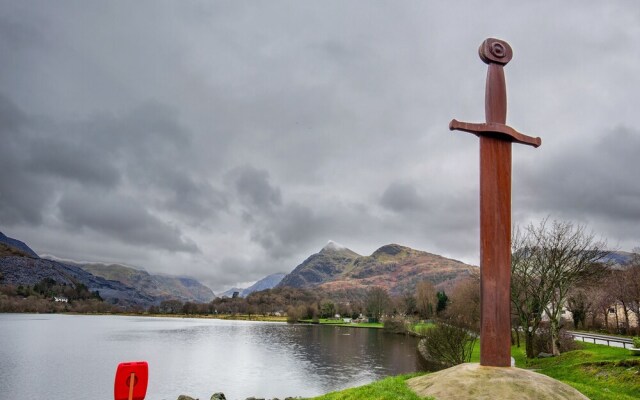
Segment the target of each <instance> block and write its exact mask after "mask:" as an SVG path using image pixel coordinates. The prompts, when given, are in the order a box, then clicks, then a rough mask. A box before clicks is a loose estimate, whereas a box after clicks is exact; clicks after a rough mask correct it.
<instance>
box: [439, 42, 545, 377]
mask: <svg viewBox="0 0 640 400" xmlns="http://www.w3.org/2000/svg"><path fill="white" fill-rule="evenodd" d="M479 54H480V59H482V61H484V62H485V63H486V64H488V65H489V69H488V71H487V83H486V89H485V100H484V107H485V118H486V123H480V124H475V123H468V122H459V121H457V120H455V119H454V120H452V121H451V122H450V123H449V129H450V130H460V131H465V132H469V133H473V134H474V135H477V136H479V137H480V307H481V311H480V364H481V365H486V366H494V367H508V366H510V365H511V335H510V330H511V313H510V306H511V301H510V300H511V143H521V144H526V145H530V146H533V147H538V146H540V145H541V144H542V140H541V139H540V138H539V137H536V138H534V137H531V136H527V135H524V134H522V133H519V132H518V131H516V130H515V129H513V128H511V127H509V126H507V125H506V121H507V88H506V83H505V78H504V69H503V66H504V65H506V64H507V63H508V62H509V61H510V60H511V58H512V56H513V51H512V50H511V46H509V44H508V43H507V42H505V41H502V40H499V39H493V38H489V39H486V40H485V41H484V42H482V44H481V45H480V49H479Z"/></svg>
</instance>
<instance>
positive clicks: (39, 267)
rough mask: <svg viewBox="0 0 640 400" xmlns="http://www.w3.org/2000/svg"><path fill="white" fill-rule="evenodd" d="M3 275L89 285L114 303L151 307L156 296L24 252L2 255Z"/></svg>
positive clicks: (16, 280) (13, 280)
mask: <svg viewBox="0 0 640 400" xmlns="http://www.w3.org/2000/svg"><path fill="white" fill-rule="evenodd" d="M0 274H2V277H3V280H2V283H3V284H9V285H16V286H19V285H23V286H33V285H35V284H37V283H39V282H41V281H42V280H44V279H45V278H50V279H53V280H54V281H56V282H57V283H58V284H63V285H68V286H71V287H76V286H77V285H78V284H83V285H85V286H86V287H87V288H88V289H89V291H92V292H93V291H98V292H99V293H100V296H101V297H102V298H103V299H104V300H105V301H107V302H109V303H111V304H118V305H122V306H134V305H141V306H149V305H151V304H153V302H154V300H155V299H154V298H153V297H151V296H148V295H146V294H144V293H142V292H140V291H137V290H135V289H134V288H131V287H129V286H126V285H124V284H122V283H120V282H116V281H110V280H107V279H104V278H101V277H97V276H94V275H92V274H90V273H89V272H86V271H84V270H82V269H81V268H78V267H77V266H74V265H68V264H63V263H60V262H57V261H53V260H46V259H43V258H34V257H26V256H23V255H5V256H0Z"/></svg>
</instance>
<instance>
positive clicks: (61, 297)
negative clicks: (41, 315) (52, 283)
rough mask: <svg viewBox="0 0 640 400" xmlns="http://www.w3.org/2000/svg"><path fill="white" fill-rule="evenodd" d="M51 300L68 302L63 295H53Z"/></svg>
mask: <svg viewBox="0 0 640 400" xmlns="http://www.w3.org/2000/svg"><path fill="white" fill-rule="evenodd" d="M53 301H55V302H57V303H68V302H69V299H67V298H66V297H64V296H54V297H53Z"/></svg>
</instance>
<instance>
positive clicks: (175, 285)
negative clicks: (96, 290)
mask: <svg viewBox="0 0 640 400" xmlns="http://www.w3.org/2000/svg"><path fill="white" fill-rule="evenodd" d="M76 265H78V266H79V267H80V268H82V269H83V270H85V271H87V272H90V273H91V274H93V275H95V276H100V277H102V278H105V279H109V280H113V281H118V282H121V283H123V284H125V285H127V286H130V287H133V288H136V289H137V290H140V291H141V292H143V293H145V294H147V295H149V296H151V297H154V298H156V300H157V302H159V301H162V300H169V299H176V300H180V301H183V302H185V301H191V302H198V303H208V302H210V301H211V300H213V298H214V297H215V296H214V294H213V292H212V291H211V289H209V288H208V287H206V286H204V285H203V284H201V283H200V282H198V281H197V280H195V279H193V278H188V277H179V276H171V275H153V274H149V273H148V272H147V271H143V270H139V269H136V268H132V267H128V266H125V265H121V264H103V263H87V264H76Z"/></svg>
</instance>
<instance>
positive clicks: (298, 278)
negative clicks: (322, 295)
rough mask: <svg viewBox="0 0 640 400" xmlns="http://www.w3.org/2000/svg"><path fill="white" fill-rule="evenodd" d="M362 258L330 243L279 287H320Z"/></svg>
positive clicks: (286, 278) (305, 261)
mask: <svg viewBox="0 0 640 400" xmlns="http://www.w3.org/2000/svg"><path fill="white" fill-rule="evenodd" d="M360 257H362V256H361V255H360V254H358V253H356V252H354V251H352V250H349V249H348V248H346V247H344V246H341V245H339V244H337V243H335V242H332V241H329V243H327V245H326V246H324V247H323V248H322V250H320V252H319V253H316V254H313V255H311V256H310V257H309V258H307V259H306V260H304V261H303V262H302V264H300V265H298V266H297V267H296V268H295V269H294V270H293V271H291V273H289V274H288V275H287V276H285V277H284V278H283V279H282V281H280V283H279V284H278V287H284V286H290V287H296V288H306V287H312V286H318V285H320V284H322V283H325V282H328V281H331V280H333V279H334V278H335V277H338V276H340V275H342V274H343V273H344V272H346V271H347V269H348V268H349V267H351V266H352V264H353V263H354V262H355V261H356V260H357V259H358V258H360Z"/></svg>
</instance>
